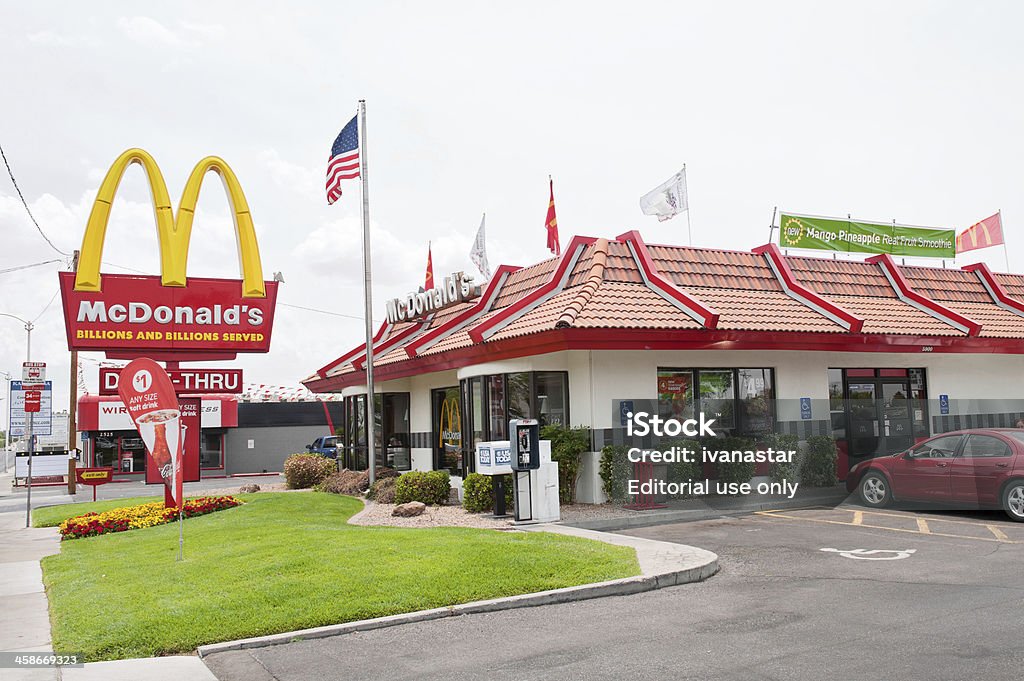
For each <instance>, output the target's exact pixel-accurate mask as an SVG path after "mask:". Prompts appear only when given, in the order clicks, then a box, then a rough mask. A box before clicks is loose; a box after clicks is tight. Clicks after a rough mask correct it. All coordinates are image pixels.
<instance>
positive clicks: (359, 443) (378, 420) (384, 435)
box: [340, 393, 412, 471]
mask: <svg viewBox="0 0 1024 681" xmlns="http://www.w3.org/2000/svg"><path fill="white" fill-rule="evenodd" d="M373 406H374V412H373V416H374V419H373V420H374V431H373V432H374V445H375V449H376V465H377V466H387V467H388V468H395V469H396V470H401V471H407V470H409V469H410V468H411V467H412V450H411V449H410V448H409V445H410V443H409V393H383V394H380V393H378V394H377V395H374V401H373ZM341 437H342V441H343V442H344V445H345V447H344V454H343V455H342V460H341V463H340V465H341V466H343V467H345V468H349V469H352V470H366V469H367V468H368V467H369V456H368V454H367V429H366V395H353V396H351V397H346V398H345V426H344V428H343V435H342V436H341Z"/></svg>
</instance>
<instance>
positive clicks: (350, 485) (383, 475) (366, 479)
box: [315, 467, 401, 497]
mask: <svg viewBox="0 0 1024 681" xmlns="http://www.w3.org/2000/svg"><path fill="white" fill-rule="evenodd" d="M375 473H376V477H377V480H378V481H380V480H387V479H391V478H397V477H398V476H399V475H401V473H399V472H398V471H396V470H395V469H393V468H386V467H382V468H378V469H377V470H376V471H375ZM315 489H316V491H317V492H330V493H331V494H347V495H349V496H352V497H358V496H362V495H363V494H366V493H367V492H368V491H369V489H370V473H369V472H368V471H350V470H348V469H347V468H346V469H344V470H340V471H338V472H337V473H333V474H331V475H330V476H328V477H327V478H326V479H324V480H323V481H322V482H321V483H320V484H318V485H316V487H315Z"/></svg>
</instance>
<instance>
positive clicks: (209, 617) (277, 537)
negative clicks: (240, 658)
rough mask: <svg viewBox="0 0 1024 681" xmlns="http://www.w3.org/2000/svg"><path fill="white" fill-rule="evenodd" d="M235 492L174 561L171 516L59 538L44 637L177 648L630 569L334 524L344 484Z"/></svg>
mask: <svg viewBox="0 0 1024 681" xmlns="http://www.w3.org/2000/svg"><path fill="white" fill-rule="evenodd" d="M245 496H246V501H247V503H246V504H245V505H244V506H240V507H238V508H233V509H228V510H225V511H218V512H216V513H212V514H210V515H206V516H201V517H198V518H191V519H189V520H186V521H185V525H184V527H185V558H186V560H185V561H183V562H181V563H178V562H175V560H174V558H175V555H176V552H177V544H178V527H177V524H176V523H171V524H168V525H161V526H157V527H152V528H147V529H142V530H131V531H128V532H120V533H117V534H112V535H106V536H99V537H90V538H87V539H75V540H70V541H66V542H63V543H62V544H61V552H60V554H59V555H55V556H48V557H46V558H44V559H43V561H42V564H43V581H44V583H45V584H46V590H47V595H48V596H49V600H50V618H51V622H52V624H53V648H54V650H65V651H76V652H82V653H84V654H85V658H86V660H87V661H96V660H110V659H120V658H127V657H145V656H152V655H162V654H168V653H180V652H187V651H190V650H194V649H195V648H196V647H197V646H199V645H202V644H205V643H212V642H216V641H227V640H232V639H237V638H245V637H248V636H259V635H263V634H271V633H277V632H283V631H290V630H294V629H303V628H307V627H316V626H322V625H325V624H334V623H339V622H348V621H352V620H359V619H365V618H369V617H379V616H382V615H392V614H396V613H402V612H410V611H414V610H423V609H426V608H434V607H439V606H444V605H454V604H456V603H465V602H469V601H475V600H480V599H484V598H497V597H501V596H511V595H514V594H520V593H528V592H532V591H542V590H544V589H554V588H559V587H566V586H573V585H577V584H585V583H588V582H597V581H602V580H606V579H615V578H618V577H628V576H632V575H636V574H639V566H638V564H637V560H636V555H635V552H634V551H633V550H632V549H629V548H626V547H617V546H610V545H608V544H604V543H602V542H596V541H590V540H585V539H578V538H575V537H565V536H560V535H554V534H548V533H535V532H522V533H519V532H516V533H511V532H496V531H493V530H475V529H469V528H431V529H404V528H391V527H358V526H354V525H348V524H347V523H346V521H347V520H348V518H349V517H351V516H352V515H353V514H355V513H356V512H358V511H359V510H360V509H361V508H362V503H361V502H359V501H358V500H356V499H353V498H350V497H342V496H337V495H333V494H321V493H312V492H311V493H291V494H273V493H260V494H254V495H245ZM117 505H126V504H124V503H123V501H122V503H120V504H117ZM88 506H91V504H89V505H86V504H76V505H75V508H74V509H72V510H73V512H72V513H70V515H76V514H77V513H79V512H84V511H85V510H89V509H88ZM52 512H53V516H52V517H53V518H56V517H58V514H57V513H56V511H55V510H54V511H52ZM58 522H59V520H58Z"/></svg>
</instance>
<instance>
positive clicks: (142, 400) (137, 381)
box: [117, 357, 184, 510]
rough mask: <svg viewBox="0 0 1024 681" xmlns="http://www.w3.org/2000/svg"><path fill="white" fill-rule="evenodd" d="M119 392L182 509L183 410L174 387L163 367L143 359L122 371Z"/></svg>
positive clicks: (176, 502) (161, 475)
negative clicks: (180, 407)
mask: <svg viewBox="0 0 1024 681" xmlns="http://www.w3.org/2000/svg"><path fill="white" fill-rule="evenodd" d="M117 392H118V394H119V395H120V396H121V401H122V402H124V406H125V407H126V408H127V410H128V416H130V417H131V419H132V423H134V424H135V428H136V430H138V431H139V435H141V436H142V441H143V443H144V444H145V445H146V449H147V451H148V452H149V456H150V458H151V459H152V460H153V463H154V464H155V465H156V468H157V470H158V471H159V472H160V477H161V478H163V481H164V484H165V485H167V488H168V490H169V491H170V493H171V497H172V498H173V499H174V503H175V504H177V507H178V509H179V510H180V509H181V506H182V502H183V501H184V496H183V495H182V485H181V483H182V482H183V480H184V475H183V471H182V451H181V445H182V442H181V411H180V409H179V405H178V396H177V395H175V393H174V384H173V383H171V379H170V377H169V376H168V375H167V372H166V371H164V368H163V367H162V366H160V365H159V364H157V363H156V362H154V361H153V360H151V359H149V358H148V357H140V358H138V359H134V360H132V361H131V362H129V363H128V366H126V367H125V368H124V369H121V378H120V380H118V383H117Z"/></svg>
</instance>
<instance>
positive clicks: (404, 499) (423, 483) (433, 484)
mask: <svg viewBox="0 0 1024 681" xmlns="http://www.w3.org/2000/svg"><path fill="white" fill-rule="evenodd" d="M451 486H452V485H451V476H449V475H448V471H429V472H423V471H411V472H409V473H406V474H404V475H402V476H401V477H400V478H397V482H396V483H395V503H396V504H405V503H408V502H410V501H419V502H422V503H424V504H430V505H438V506H440V505H444V504H446V503H448V494H449V492H448V491H449V490H450V489H451Z"/></svg>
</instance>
